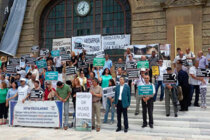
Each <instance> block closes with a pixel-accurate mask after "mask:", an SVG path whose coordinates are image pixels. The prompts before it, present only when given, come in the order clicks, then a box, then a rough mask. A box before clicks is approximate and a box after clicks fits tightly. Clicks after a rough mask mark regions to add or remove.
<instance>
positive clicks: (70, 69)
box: [66, 66, 76, 75]
mask: <svg viewBox="0 0 210 140" xmlns="http://www.w3.org/2000/svg"><path fill="white" fill-rule="evenodd" d="M74 74H76V67H69V66H67V67H66V75H74Z"/></svg>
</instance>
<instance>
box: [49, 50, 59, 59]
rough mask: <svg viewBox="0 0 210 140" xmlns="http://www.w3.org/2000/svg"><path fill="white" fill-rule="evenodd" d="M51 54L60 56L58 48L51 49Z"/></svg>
mask: <svg viewBox="0 0 210 140" xmlns="http://www.w3.org/2000/svg"><path fill="white" fill-rule="evenodd" d="M51 56H52V57H58V56H60V50H52V51H51Z"/></svg>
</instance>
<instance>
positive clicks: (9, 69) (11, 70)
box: [6, 65, 17, 74]
mask: <svg viewBox="0 0 210 140" xmlns="http://www.w3.org/2000/svg"><path fill="white" fill-rule="evenodd" d="M16 72H17V70H16V68H14V66H13V65H7V72H6V73H8V74H15V73H16Z"/></svg>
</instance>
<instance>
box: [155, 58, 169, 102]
mask: <svg viewBox="0 0 210 140" xmlns="http://www.w3.org/2000/svg"><path fill="white" fill-rule="evenodd" d="M158 64H159V71H160V75H159V76H158V77H157V78H156V84H155V91H156V93H155V95H154V101H156V97H157V92H158V89H159V87H160V86H161V94H160V101H163V97H164V84H163V74H166V73H167V71H166V67H164V66H163V60H162V59H159V61H158Z"/></svg>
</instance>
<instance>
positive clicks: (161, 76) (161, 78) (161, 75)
mask: <svg viewBox="0 0 210 140" xmlns="http://www.w3.org/2000/svg"><path fill="white" fill-rule="evenodd" d="M159 71H160V75H159V76H158V77H157V81H163V74H166V73H167V71H166V67H164V66H159Z"/></svg>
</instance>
